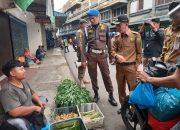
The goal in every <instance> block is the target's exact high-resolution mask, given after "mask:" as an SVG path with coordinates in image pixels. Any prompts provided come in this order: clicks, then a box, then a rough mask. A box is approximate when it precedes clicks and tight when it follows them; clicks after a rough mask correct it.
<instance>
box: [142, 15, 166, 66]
mask: <svg viewBox="0 0 180 130" xmlns="http://www.w3.org/2000/svg"><path fill="white" fill-rule="evenodd" d="M159 27H160V19H159V18H154V19H152V20H149V21H145V23H144V24H143V26H142V28H141V29H140V31H139V32H140V33H141V36H142V39H143V40H144V51H143V64H144V65H147V64H148V63H149V61H150V60H151V58H152V57H156V58H158V57H160V55H161V53H162V47H163V40H164V31H163V29H160V28H159ZM145 28H150V29H151V30H150V31H147V32H145V31H146V30H145Z"/></svg>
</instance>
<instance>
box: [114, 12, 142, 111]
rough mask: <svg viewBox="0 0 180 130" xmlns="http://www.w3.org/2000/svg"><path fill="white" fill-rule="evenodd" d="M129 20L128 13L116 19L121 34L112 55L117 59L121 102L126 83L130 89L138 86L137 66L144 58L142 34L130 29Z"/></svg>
mask: <svg viewBox="0 0 180 130" xmlns="http://www.w3.org/2000/svg"><path fill="white" fill-rule="evenodd" d="M128 21H129V20H128V18H127V16H126V15H121V16H119V17H118V19H117V20H116V21H115V24H116V26H117V27H118V28H119V29H118V30H119V32H120V35H119V36H118V38H116V40H115V42H114V46H113V48H112V55H113V56H114V57H115V58H116V60H117V64H116V80H117V84H118V92H119V101H120V103H121V104H122V103H123V101H124V98H125V96H126V92H125V90H126V89H125V88H126V83H127V84H128V88H129V91H132V90H133V89H134V87H135V86H136V68H137V66H138V65H139V64H140V63H141V60H142V48H141V36H140V34H139V33H137V32H134V31H131V30H130V29H129V27H128ZM120 112H121V109H119V110H118V113H120Z"/></svg>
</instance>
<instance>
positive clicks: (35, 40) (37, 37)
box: [27, 22, 43, 53]
mask: <svg viewBox="0 0 180 130" xmlns="http://www.w3.org/2000/svg"><path fill="white" fill-rule="evenodd" d="M27 31H28V41H29V49H30V51H31V53H35V52H36V49H37V48H38V46H39V45H42V43H43V39H42V33H41V25H40V24H37V23H35V22H34V23H33V22H31V23H28V24H27Z"/></svg>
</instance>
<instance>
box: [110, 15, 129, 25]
mask: <svg viewBox="0 0 180 130" xmlns="http://www.w3.org/2000/svg"><path fill="white" fill-rule="evenodd" d="M126 22H129V19H128V17H127V15H120V16H119V17H118V18H117V19H116V20H115V21H114V22H113V23H112V25H113V24H114V25H115V24H120V23H126Z"/></svg>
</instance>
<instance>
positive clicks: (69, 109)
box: [52, 106, 79, 122]
mask: <svg viewBox="0 0 180 130" xmlns="http://www.w3.org/2000/svg"><path fill="white" fill-rule="evenodd" d="M71 112H73V113H76V114H78V117H79V112H78V108H77V106H69V107H60V108H55V109H54V111H53V113H52V122H57V121H56V120H55V118H56V115H57V114H58V115H61V114H63V113H64V114H68V113H71ZM59 121H63V120H59ZM59 121H58V122H59Z"/></svg>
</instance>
